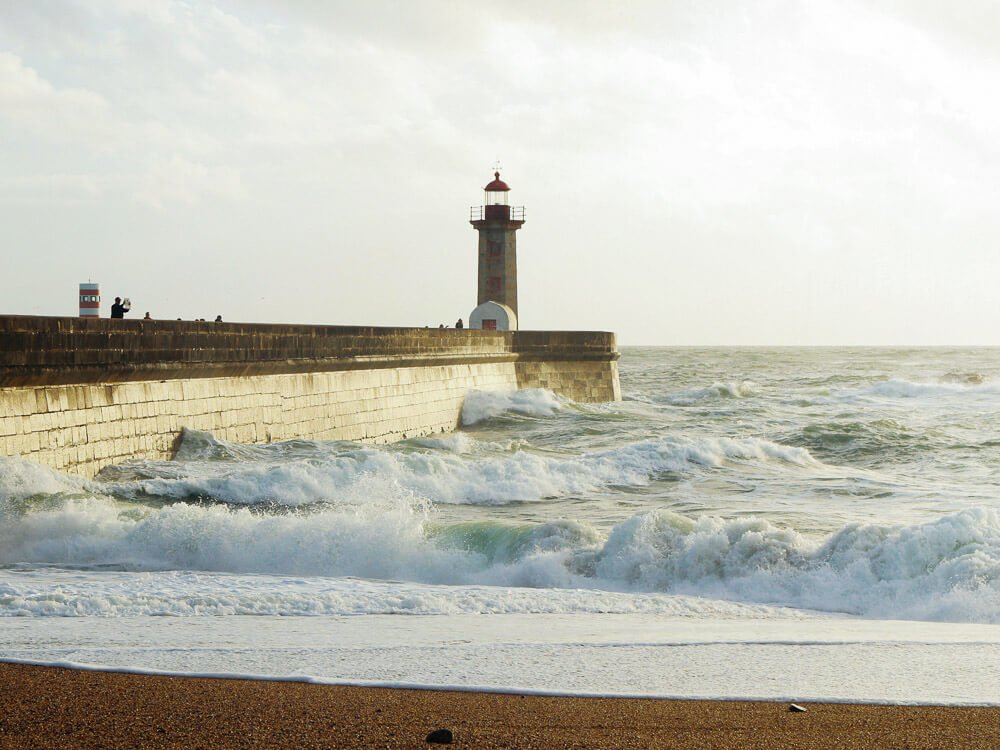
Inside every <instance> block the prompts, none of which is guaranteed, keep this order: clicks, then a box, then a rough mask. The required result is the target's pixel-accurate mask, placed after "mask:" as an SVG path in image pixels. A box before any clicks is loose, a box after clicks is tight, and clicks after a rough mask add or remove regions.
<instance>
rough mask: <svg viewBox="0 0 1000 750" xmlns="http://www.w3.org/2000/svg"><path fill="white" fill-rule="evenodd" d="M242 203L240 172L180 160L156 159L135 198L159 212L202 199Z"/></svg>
mask: <svg viewBox="0 0 1000 750" xmlns="http://www.w3.org/2000/svg"><path fill="white" fill-rule="evenodd" d="M206 197H212V198H223V199H226V200H243V199H244V198H246V197H247V190H246V188H245V187H244V185H243V181H242V178H241V176H240V172H239V170H238V169H234V168H232V167H227V166H216V167H210V166H207V165H205V164H199V163H197V162H193V161H189V160H187V159H184V158H183V157H181V156H177V155H173V156H170V157H155V158H153V159H152V161H151V163H150V164H149V167H148V169H147V171H146V175H145V177H144V179H143V182H142V185H141V187H140V189H139V190H138V192H137V194H136V198H137V199H138V200H139V201H140V202H142V203H145V204H147V205H149V206H152V207H153V208H156V209H161V210H162V209H166V208H168V207H170V206H171V205H175V204H181V205H185V206H194V205H196V204H198V203H199V202H200V201H201V200H202V199H203V198H206Z"/></svg>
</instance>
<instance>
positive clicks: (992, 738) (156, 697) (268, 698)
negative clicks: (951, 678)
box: [0, 663, 1000, 750]
mask: <svg viewBox="0 0 1000 750" xmlns="http://www.w3.org/2000/svg"><path fill="white" fill-rule="evenodd" d="M0 704H2V706H3V710H2V712H0V748H80V749H85V748H137V747H142V748H169V747H185V748H252V747H261V748H286V747H287V748H293V747H294V748H373V747H378V748H417V747H434V746H435V745H431V744H428V743H427V742H426V741H425V738H426V736H427V734H428V733H429V732H431V731H433V730H435V729H440V728H447V729H450V730H451V731H452V732H453V734H454V740H453V742H452V746H453V747H459V748H631V747H636V748H645V747H650V748H652V747H656V748H687V747H692V748H694V747H697V748H909V749H911V750H915V749H917V748H983V749H984V750H986V749H987V748H990V749H994V748H996V747H998V746H1000V708H945V707H934V706H918V707H913V706H878V705H849V704H804V705H805V706H806V708H807V711H806V712H805V713H793V712H789V710H788V704H786V703H759V702H733V701H673V700H633V699H594V698H552V697H538V696H516V695H497V694H490V693H457V692H444V691H431V690H398V689H383V688H356V687H340V686H325V685H309V684H303V683H290V682H265V681H253V680H227V679H203V678H191V677H150V676H143V675H130V674H117V673H111V672H88V671H75V670H68V669H58V668H49V667H34V666H24V665H19V664H2V663H0Z"/></svg>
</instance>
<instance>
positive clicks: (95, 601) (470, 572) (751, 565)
mask: <svg viewBox="0 0 1000 750" xmlns="http://www.w3.org/2000/svg"><path fill="white" fill-rule="evenodd" d="M9 463H10V462H8V464H9ZM18 465H19V466H23V462H20V463H19V464H18ZM4 468H5V469H9V468H10V467H9V465H7V466H5V467H4ZM4 475H8V472H7V471H5V472H4ZM39 476H40V482H41V484H42V485H43V486H45V487H46V488H48V489H52V488H55V490H56V493H57V494H56V495H49V496H45V497H42V498H40V499H36V500H34V501H29V502H27V503H25V502H24V500H23V498H24V497H27V496H28V495H26V494H25V492H26V491H27V490H29V489H31V488H30V487H24V486H22V489H21V494H20V495H18V496H17V498H11V497H10V496H5V497H4V498H3V499H2V500H0V566H3V567H4V568H5V569H6V570H4V571H3V574H2V575H0V614H3V615H23V614H36V615H44V614H63V615H65V614H74V613H75V614H93V613H100V612H101V610H102V608H106V609H107V611H108V612H109V613H121V612H145V613H150V614H155V613H158V612H163V611H164V609H165V608H166V609H167V610H170V607H168V606H167V605H166V604H165V602H166V601H167V599H169V598H170V597H169V596H168V594H167V593H164V591H160V592H159V593H157V592H156V591H151V590H150V587H149V586H142V585H140V586H138V587H137V588H136V589H135V590H132V589H129V588H127V587H122V588H120V589H116V588H115V587H114V586H113V585H111V584H109V583H105V584H103V585H104V586H105V589H101V588H100V587H98V589H99V590H98V591H96V592H95V591H92V590H90V587H89V586H87V585H81V584H74V581H75V580H76V578H75V575H74V574H72V573H68V574H67V575H66V576H65V579H64V585H62V586H56V587H55V588H53V587H52V585H51V578H48V579H46V581H47V583H46V585H45V586H44V587H42V588H40V589H38V590H33V589H32V588H31V581H32V576H31V574H30V573H31V571H32V570H36V569H38V566H43V567H48V566H56V567H58V568H61V569H68V570H70V571H72V570H77V571H93V570H101V571H132V573H131V574H130V575H132V576H136V575H153V574H160V577H159V578H155V577H154V578H152V579H150V580H151V581H153V583H156V581H159V583H157V584H156V585H167V584H165V583H163V581H164V580H165V579H163V578H162V573H163V572H164V571H174V572H178V573H177V574H178V575H181V572H183V575H182V576H181V577H182V579H183V580H189V579H190V577H194V578H197V572H199V571H202V572H208V571H211V572H222V573H226V574H233V575H237V576H238V575H248V574H263V575H270V576H293V577H301V576H307V577H320V578H322V579H323V580H326V581H327V583H326V584H323V583H322V581H319V580H317V581H313V582H312V583H310V584H309V585H308V586H306V584H301V586H305V588H307V589H309V590H310V591H313V589H314V588H315V587H317V586H318V587H319V590H320V592H321V593H319V594H316V596H314V597H313V599H312V601H313V602H314V603H313V605H311V606H314V607H315V608H316V611H317V612H319V611H322V612H325V613H328V612H330V611H335V612H343V613H354V614H357V613H364V612H385V611H407V609H408V608H407V607H406V606H405V604H401V603H400V600H399V597H398V596H397V595H396V594H393V595H392V596H390V595H389V594H386V593H385V592H382V594H377V595H376V594H371V595H370V596H368V598H367V599H365V597H359V596H354V595H351V596H346V595H344V596H342V595H341V594H342V592H341V589H342V588H343V586H344V585H345V584H344V583H343V582H340V583H336V582H332V581H330V580H329V577H352V578H362V579H380V580H382V581H409V582H412V583H415V584H432V585H449V586H455V587H459V588H456V589H455V590H454V591H453V592H452V593H451V594H450V595H449V596H450V601H451V605H449V606H452V607H454V608H457V609H458V610H459V611H469V612H492V611H500V610H498V609H496V608H491V607H492V606H493V605H487V604H485V603H484V600H483V598H482V596H480V595H479V594H475V595H473V594H471V593H469V592H467V591H466V589H465V588H464V587H468V586H474V587H476V586H479V587H481V586H498V587H508V588H509V587H515V588H525V587H527V588H533V589H553V590H558V591H559V592H560V593H559V594H558V596H556V598H554V599H552V601H553V602H556V601H558V602H562V603H561V604H552V607H555V608H556V609H558V608H560V607H562V608H563V609H564V610H565V611H573V610H572V606H573V605H571V604H570V603H567V602H569V601H570V600H571V599H572V597H568V596H567V595H566V594H565V593H564V592H565V591H571V590H574V589H579V590H582V591H584V592H618V593H627V594H632V595H642V596H646V595H653V594H656V595H664V594H666V595H673V596H677V595H680V596H693V597H702V598H708V599H712V600H720V601H727V602H730V603H736V604H741V605H742V604H752V605H768V606H787V607H797V608H804V609H811V610H821V611H827V612H842V613H849V614H856V615H864V616H869V617H880V618H897V619H923V620H953V621H967V622H990V623H998V622H1000V512H998V511H996V510H987V509H976V510H968V511H962V512H958V513H954V514H951V515H947V516H943V517H941V518H938V519H936V520H933V521H929V522H924V523H917V524H910V525H879V524H858V523H854V524H848V525H845V526H843V527H842V528H840V529H839V530H838V531H836V532H835V533H834V534H832V535H830V536H828V537H826V538H815V537H812V536H809V535H806V534H802V533H799V532H798V531H796V530H795V529H793V528H788V527H785V526H779V525H776V524H773V523H771V522H770V521H768V520H766V519H764V518H742V519H736V520H723V519H720V518H715V517H711V516H703V517H699V518H696V519H694V518H690V517H687V516H682V515H678V514H676V513H671V512H668V511H664V510H653V511H646V512H642V513H637V514H635V515H632V516H631V517H629V518H627V519H626V520H624V521H622V522H621V523H619V524H618V525H616V526H615V527H614V528H612V529H611V531H610V532H609V533H607V534H604V533H602V532H600V531H598V530H597V529H595V528H594V527H593V526H592V525H591V524H589V523H587V522H585V521H577V520H568V519H566V520H558V521H551V522H548V523H540V524H539V523H534V524H532V523H512V522H502V523H501V522H498V521H477V522H467V523H453V522H452V523H442V522H440V521H439V520H438V519H437V514H436V513H435V511H434V509H433V507H432V506H431V505H430V504H429V503H427V502H426V501H424V500H420V499H419V498H415V497H414V496H412V494H410V493H408V492H406V491H404V490H400V489H398V488H397V489H396V490H395V492H394V493H390V494H383V495H381V496H378V497H374V498H369V500H368V502H367V503H364V504H348V505H335V506H317V507H313V508H309V509H301V508H300V509H294V508H293V509H284V510H281V511H280V512H274V510H273V509H252V508H249V507H233V506H231V505H223V504H192V503H188V502H177V503H172V504H169V505H165V506H161V507H153V506H149V505H141V504H137V503H130V502H124V501H121V500H116V499H114V498H112V497H109V496H107V495H102V494H100V493H98V492H95V491H91V492H90V493H89V494H87V493H85V494H84V496H79V492H80V490H79V488H78V487H76V486H75V483H74V482H71V481H70V482H68V481H66V480H65V479H64V478H62V477H59V476H58V475H55V474H54V473H52V472H46V471H45V470H41V473H40V475H39ZM22 477H23V475H22ZM26 481H31V480H30V479H28V480H26ZM22 484H23V483H22ZM67 490H69V493H67ZM73 493H76V494H73ZM40 494H43V493H38V492H35V493H31V495H34V496H38V495H40ZM18 498H20V499H18ZM185 576H187V577H188V578H184V577H185ZM101 580H102V581H108V580H114V579H113V578H112V579H106V578H102V579H101ZM151 585H152V584H151ZM295 585H299V584H295ZM301 586H300V588H301ZM108 587H109V588H108ZM252 587H253V584H252V583H247V584H246V588H242V589H241V585H240V584H239V583H238V581H236V580H229V581H227V582H226V584H225V585H222V584H219V586H218V587H217V588H218V590H216V589H212V590H211V591H209V592H208V593H204V597H203V599H202V600H198V598H197V597H193V598H192V596H193V595H191V596H188V597H187V598H184V597H181V601H182V602H186V603H185V604H178V605H177V607H175V608H174V609H173V610H170V611H171V612H172V613H174V614H198V613H199V612H206V613H219V612H230V611H231V612H234V613H235V612H239V613H248V612H250V613H252V612H255V611H258V612H268V613H276V612H277V613H282V612H285V613H301V611H302V610H303V608H308V606H310V605H308V604H307V603H306V598H303V597H304V596H305V595H304V594H303V595H302V596H299V595H298V594H296V595H295V596H292V595H291V594H289V597H286V598H282V597H283V596H284V594H277V593H275V587H267V588H266V589H264V590H263V591H260V592H259V593H255V591H254V590H253V588H252ZM168 588H169V587H168ZM348 588H350V586H348ZM293 589H294V586H293ZM197 590H198V589H197V587H195V591H197ZM322 591H325V592H326V593H325V594H322ZM102 592H103V593H102ZM115 592H116V593H115ZM338 592H341V593H338ZM293 593H294V592H293ZM299 593H301V592H299ZM313 593H315V591H314V592H313ZM397 593H398V592H397ZM345 596H346V598H345ZM393 596H395V597H396V598H395V599H393V598H392V597H393ZM511 596H514V595H511ZM601 596H604V595H603V594H602V595H601ZM95 597H96V598H95ZM116 597H117V598H116ZM206 597H207V598H206ZM220 597H221V598H220ZM255 597H256V598H255ZM380 597H381V598H380ZM581 597H582V600H581V601H583V602H584V603H583V604H581V605H580V606H581V607H584V608H586V607H597V608H599V607H600V606H602V605H600V604H599V602H600V601H610V600H602V599H601V597H600V596H596V595H592V594H591V593H587V594H581ZM515 598H516V597H515ZM542 598H543V599H544V597H542ZM198 601H201V604H200V605H199V604H198ZM428 601H429V600H428ZM518 601H519V602H520V603H519V604H517V605H510V606H511V607H514V606H518V607H520V606H523V607H525V609H527V610H531V611H536V610H535V609H533V608H542V610H543V611H552V607H550V608H549V609H545V608H544V607H543V605H542V604H540V603H539V601H540V599H538V598H537V597H536V598H535V599H532V597H529V596H525V597H522V598H521V599H518ZM531 601H534V602H535V603H534V604H532V603H530V602H531ZM616 601H618V600H616ZM100 602H104V603H103V604H101V603H100ZM338 602H339V603H338ZM365 602H367V603H365ZM647 605H648V606H652V607H654V608H655V607H663V608H666V607H668V605H664V604H656V605H649V604H648V603H647V604H636V605H635V606H647ZM496 606H497V607H500V605H496ZM504 606H506V605H504ZM609 606H611V605H609ZM614 606H615V607H617V608H618V609H615V611H620V610H621V608H622V607H626V606H632V605H626V604H622V603H621V602H620V601H619V603H618V604H617V605H614ZM669 606H674V605H669ZM678 606H680V605H678ZM719 606H722V605H719ZM199 607H201V609H199ZM338 607H340V609H338ZM435 607H437V609H435ZM442 607H444V605H443V604H440V603H439V604H436V605H433V606H431V605H427V606H423V605H419V606H418V605H416V604H414V606H412V607H410V608H409V609H410V610H411V611H414V612H428V611H438V609H441V608H442ZM500 609H502V607H500ZM504 611H506V610H504ZM560 611H562V610H560Z"/></svg>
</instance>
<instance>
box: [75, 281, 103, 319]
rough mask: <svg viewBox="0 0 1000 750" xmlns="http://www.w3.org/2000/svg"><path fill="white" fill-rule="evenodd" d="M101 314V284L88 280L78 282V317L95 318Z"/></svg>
mask: <svg viewBox="0 0 1000 750" xmlns="http://www.w3.org/2000/svg"><path fill="white" fill-rule="evenodd" d="M100 315H101V285H100V284H95V283H94V282H92V281H88V282H87V283H85V284H80V317H81V318H97V317H100Z"/></svg>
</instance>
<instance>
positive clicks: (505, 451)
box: [103, 436, 819, 506]
mask: <svg viewBox="0 0 1000 750" xmlns="http://www.w3.org/2000/svg"><path fill="white" fill-rule="evenodd" d="M218 442H220V443H222V442H223V441H218ZM414 445H416V446H418V447H423V448H425V449H424V450H413V449H389V450H386V449H382V448H373V447H367V446H350V445H348V446H346V447H333V448H330V450H329V451H328V452H326V453H325V454H322V455H320V454H316V455H312V454H311V455H309V456H308V457H307V458H303V459H298V460H296V459H292V458H288V457H285V456H281V457H280V460H266V461H202V462H189V463H187V464H185V466H184V470H183V471H178V470H177V467H176V465H175V464H171V463H166V464H164V463H160V464H151V463H146V464H144V465H143V466H141V467H140V468H141V469H142V471H141V472H140V473H146V474H162V476H154V477H151V478H148V479H139V480H129V481H110V482H106V483H104V484H103V489H104V491H105V492H108V493H110V494H113V495H115V496H116V497H125V498H137V497H143V496H150V495H151V496H156V497H163V498H172V499H177V500H181V499H191V498H212V499H215V500H221V501H224V502H229V503H239V504H258V503H268V502H273V503H278V504H281V505H288V506H297V505H305V504H311V503H316V502H328V503H336V504H368V503H370V502H371V500H372V498H378V497H380V496H383V495H386V494H389V495H395V494H399V493H400V492H403V493H408V494H409V495H412V496H415V497H421V498H427V499H430V500H433V501H434V502H437V503H450V504H455V503H461V504H477V505H497V504H504V503H510V502H530V501H535V500H542V499H544V498H552V497H563V496H567V495H572V494H578V493H586V492H593V491H599V490H601V489H602V488H605V487H607V486H610V485H615V486H644V485H647V484H649V482H650V481H652V480H653V479H655V478H656V477H657V476H659V475H661V474H662V473H664V472H686V471H690V470H693V469H697V468H699V467H701V468H714V469H719V468H724V467H726V466H728V465H731V464H738V463H745V462H762V463H768V464H774V465H777V466H795V467H815V466H818V465H819V464H818V463H817V462H816V461H815V459H813V457H812V456H811V455H810V454H809V452H808V450H806V449H804V448H797V447H793V446H785V445H781V444H778V443H774V442H771V441H769V440H764V439H761V438H741V439H734V438H708V437H705V438H677V437H672V436H667V437H661V438H653V439H648V440H642V441H638V442H635V443H630V444H625V445H623V446H620V447H617V448H611V449H606V450H596V451H592V452H588V453H584V454H581V455H552V454H551V453H539V452H534V451H530V450H527V449H524V446H523V445H521V444H519V443H517V442H516V441H508V442H507V443H505V444H498V443H491V444H487V445H482V444H477V443H475V442H473V441H471V440H470V439H469V438H468V437H457V436H452V437H448V438H441V439H437V438H434V439H426V438H425V439H422V440H421V441H419V442H416V441H415V443H414Z"/></svg>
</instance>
